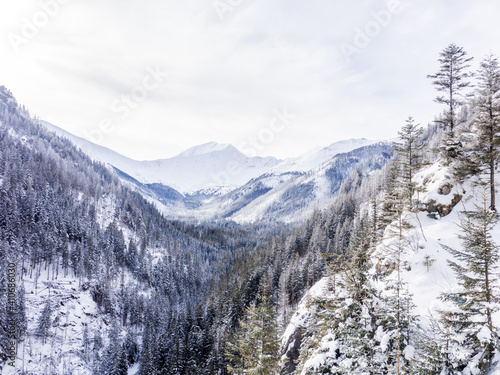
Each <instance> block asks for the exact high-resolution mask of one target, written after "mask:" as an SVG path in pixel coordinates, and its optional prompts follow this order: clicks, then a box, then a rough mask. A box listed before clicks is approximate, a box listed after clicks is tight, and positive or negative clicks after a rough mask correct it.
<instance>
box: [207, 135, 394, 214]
mask: <svg viewBox="0 0 500 375" xmlns="http://www.w3.org/2000/svg"><path fill="white" fill-rule="evenodd" d="M347 144H349V146H347ZM364 144H366V145H367V146H364V147H359V145H364ZM339 150H350V151H349V152H342V153H340V152H338V151H339ZM391 156H392V149H391V146H390V144H388V143H385V142H377V143H373V142H372V141H368V140H364V139H361V140H349V141H345V142H338V143H334V144H333V145H331V146H329V147H326V148H324V149H320V150H318V151H315V152H310V153H307V154H305V155H304V156H303V157H299V158H294V159H293V160H292V159H290V160H286V161H284V162H282V163H281V164H279V165H278V166H276V167H275V168H272V169H271V170H269V171H268V172H266V173H264V174H263V175H261V176H259V177H258V178H255V179H253V180H251V181H249V182H248V183H247V184H245V185H244V186H242V187H240V188H238V189H235V190H234V191H232V192H230V193H228V194H226V195H224V196H221V197H217V198H216V199H214V200H213V201H211V202H209V203H207V204H205V205H204V206H203V207H202V209H203V210H205V211H210V209H212V210H213V211H215V212H216V216H218V217H224V218H230V219H231V220H234V221H236V222H238V223H252V222H257V221H259V222H262V221H264V222H266V221H269V222H285V223H292V222H301V221H304V220H305V219H307V217H308V216H310V215H311V213H312V212H313V211H314V210H315V209H323V208H325V207H327V206H328V205H330V204H331V202H332V199H333V198H334V197H335V195H336V193H337V192H338V190H339V188H340V186H341V184H342V182H343V181H345V180H346V179H347V178H348V177H349V176H350V175H351V174H352V173H353V172H354V171H355V170H358V171H359V173H360V177H362V176H366V175H368V174H369V173H370V172H371V171H373V170H376V169H380V168H382V166H383V165H384V164H385V163H386V162H387V161H388V160H389V158H390V157H391Z"/></svg>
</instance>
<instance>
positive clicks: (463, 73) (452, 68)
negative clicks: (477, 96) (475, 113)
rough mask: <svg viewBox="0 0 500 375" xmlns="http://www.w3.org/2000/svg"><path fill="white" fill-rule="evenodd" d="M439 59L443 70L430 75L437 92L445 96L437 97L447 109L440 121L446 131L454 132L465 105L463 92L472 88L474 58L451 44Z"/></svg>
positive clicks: (438, 101) (437, 100)
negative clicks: (459, 113)
mask: <svg viewBox="0 0 500 375" xmlns="http://www.w3.org/2000/svg"><path fill="white" fill-rule="evenodd" d="M439 55H440V58H439V59H438V61H439V63H440V64H441V68H440V69H439V71H438V72H437V73H436V74H432V75H428V76H427V77H428V78H431V79H432V80H433V81H432V84H433V85H434V86H435V87H436V90H437V91H439V92H443V96H438V97H436V99H435V101H436V102H437V103H440V104H444V105H446V107H447V110H446V112H445V116H444V118H443V119H441V120H438V121H437V122H438V123H441V124H442V125H443V126H444V127H445V129H446V128H449V130H450V131H451V132H453V130H454V128H455V127H456V126H457V125H458V124H457V119H456V115H457V113H456V112H457V109H458V108H459V107H460V106H461V105H462V104H463V103H464V99H463V94H462V93H463V91H464V89H466V88H468V87H470V86H471V83H470V82H469V78H470V77H471V76H472V74H471V73H470V72H468V68H469V67H470V64H469V63H470V62H471V61H472V59H473V58H472V57H467V52H465V51H464V50H463V48H462V47H458V46H457V45H455V44H453V43H452V44H450V45H449V46H448V47H446V48H445V49H443V50H442V51H441V53H440V54H439Z"/></svg>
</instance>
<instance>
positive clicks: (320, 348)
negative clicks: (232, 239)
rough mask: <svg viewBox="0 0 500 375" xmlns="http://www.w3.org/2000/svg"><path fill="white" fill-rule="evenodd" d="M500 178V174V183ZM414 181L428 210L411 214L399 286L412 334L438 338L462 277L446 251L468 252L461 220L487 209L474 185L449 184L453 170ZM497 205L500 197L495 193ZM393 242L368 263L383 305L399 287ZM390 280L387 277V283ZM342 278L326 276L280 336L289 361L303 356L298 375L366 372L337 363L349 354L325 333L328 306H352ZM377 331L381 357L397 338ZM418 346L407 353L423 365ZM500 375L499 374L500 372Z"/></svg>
mask: <svg viewBox="0 0 500 375" xmlns="http://www.w3.org/2000/svg"><path fill="white" fill-rule="evenodd" d="M499 177H500V174H498V175H497V178H499ZM416 181H417V183H418V184H419V186H421V187H423V188H425V192H424V193H421V195H420V197H419V199H420V200H421V201H422V202H427V204H426V205H425V210H424V211H422V212H419V213H418V214H415V213H406V214H405V217H404V219H405V221H407V222H408V223H409V224H411V226H412V227H411V228H410V229H407V230H405V232H404V236H405V239H406V240H405V245H404V250H403V252H402V254H401V259H400V261H401V265H402V267H401V271H402V272H401V281H402V282H403V283H404V285H406V287H405V289H406V288H407V292H408V293H409V295H410V296H411V300H412V302H413V303H414V308H413V309H412V314H413V315H414V316H415V318H416V321H415V324H416V326H415V327H418V328H414V329H415V330H418V331H422V332H426V334H427V335H429V336H431V337H432V335H433V333H432V328H433V326H434V328H435V324H436V323H435V320H436V319H437V318H439V317H440V316H441V315H442V312H443V311H453V306H452V305H450V304H449V303H448V302H443V300H442V299H441V298H440V297H441V296H442V295H443V293H452V292H457V291H459V290H460V287H459V283H458V280H457V276H456V273H455V272H454V271H453V270H452V268H451V267H450V264H449V261H455V262H456V261H457V260H456V258H454V256H453V255H452V254H451V253H450V252H449V251H446V250H445V249H444V248H443V245H444V246H448V247H450V248H453V249H456V250H459V249H461V248H462V246H463V245H462V241H461V240H460V239H459V237H458V234H459V233H460V228H459V226H458V224H459V223H460V219H461V212H464V211H471V210H474V209H475V207H476V205H477V206H479V207H483V206H484V201H483V199H482V196H483V189H482V188H480V187H478V186H473V185H472V184H471V183H470V182H467V183H465V184H464V185H461V184H458V183H456V182H454V181H453V180H452V179H451V172H450V169H449V168H448V167H444V166H442V165H441V164H440V163H439V162H436V163H434V164H433V165H431V166H429V167H427V168H425V169H423V170H422V171H420V172H419V173H418V174H417V175H416ZM498 198H500V194H498V193H497V199H498ZM440 213H441V214H440ZM492 237H493V240H494V241H495V242H496V243H500V224H497V225H496V227H495V228H494V231H493V233H492ZM395 241H396V240H395V239H394V237H393V236H392V235H391V234H390V232H389V230H388V229H387V230H386V232H385V235H384V237H383V239H382V241H381V243H380V244H379V245H378V246H377V247H376V248H375V249H374V251H373V252H372V253H371V256H370V258H371V268H370V270H369V275H371V276H370V277H371V278H372V279H373V285H374V286H375V288H376V292H375V295H379V296H380V298H381V299H382V300H383V298H384V297H387V298H389V297H390V295H391V293H392V292H391V290H392V289H391V288H390V287H389V286H388V285H391V283H397V282H398V281H397V277H398V274H397V272H396V270H394V248H395V244H394V243H395ZM392 270H394V271H392ZM385 272H389V274H388V275H387V276H384V277H382V276H381V275H383V274H384V273H385ZM343 277H344V276H343V273H339V274H337V275H336V276H328V277H325V278H323V279H321V280H320V281H319V282H318V283H317V284H316V285H315V286H314V287H312V288H311V289H310V291H309V292H308V293H307V295H306V296H305V297H304V298H303V299H302V301H301V303H300V304H299V306H298V307H297V309H296V311H295V313H294V315H293V316H292V318H291V320H290V323H289V325H288V326H287V328H286V330H285V332H284V334H283V336H282V352H283V353H285V354H287V355H288V356H293V358H296V359H298V352H299V348H300V350H301V351H300V353H301V354H300V355H301V357H300V361H299V362H300V363H299V365H298V367H297V368H298V369H299V370H300V371H299V372H297V374H301V375H306V374H317V373H329V372H323V371H326V369H328V368H330V366H332V365H334V364H335V366H339V363H340V366H341V367H342V368H345V369H346V370H347V369H349V368H350V366H351V365H352V366H354V364H355V363H356V368H359V367H358V366H360V362H356V361H351V360H349V361H348V360H347V359H345V360H344V362H339V361H340V359H341V358H342V350H343V349H342V346H341V344H340V341H338V337H337V334H336V333H335V332H334V331H332V330H331V329H329V328H328V326H326V328H325V325H324V320H325V319H326V318H325V317H327V316H328V314H327V313H326V310H324V309H322V307H321V306H326V305H328V304H331V305H339V306H340V305H341V303H344V302H341V301H344V300H345V301H346V302H345V303H346V304H347V305H346V306H349V304H350V303H352V300H349V298H350V297H349V294H348V293H347V292H346V290H345V289H344V288H343V284H342V280H343ZM349 301H350V302H349ZM378 308H379V309H381V310H383V309H385V308H386V307H382V305H380V306H379V307H378ZM358 324H359V326H360V327H361V326H362V325H363V324H362V322H359V323H358ZM493 325H494V327H500V313H498V312H497V313H496V314H495V315H494V321H493ZM378 329H379V330H380V332H379V334H375V338H374V342H373V345H374V349H373V350H374V351H379V352H380V353H382V354H383V353H384V352H385V351H386V350H387V345H388V342H389V340H390V338H391V335H394V332H392V333H391V332H390V331H387V330H386V331H384V330H383V329H382V326H378ZM414 335H415V333H414ZM485 335H486V336H487V335H488V334H486V333H485ZM486 336H485V337H486ZM297 339H298V340H299V342H297ZM414 346H416V345H415V344H412V345H408V346H406V347H405V348H401V350H402V351H403V352H404V356H405V358H407V359H408V360H415V361H416V360H417V356H418V355H419V354H418V350H417V351H416V349H415V347H414ZM457 350H458V349H457ZM294 353H295V354H294ZM339 353H340V354H339ZM457 353H459V352H457ZM464 353H465V352H464ZM457 355H460V354H457ZM284 359H286V357H284ZM361 364H362V362H361ZM365 365H366V366H368V364H365ZM468 368H469V369H470V372H464V374H465V373H467V374H479V370H478V367H477V365H476V364H475V362H474V361H472V362H470V364H469V367H468ZM347 371H349V370H347ZM352 371H353V372H352V373H356V374H357V373H358V372H354V367H353V370H352ZM476 371H477V372H476ZM496 371H498V373H500V367H499V368H498V369H497V370H496ZM493 373H495V374H496V373H497V372H495V371H493Z"/></svg>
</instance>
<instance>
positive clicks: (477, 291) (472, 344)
mask: <svg viewBox="0 0 500 375" xmlns="http://www.w3.org/2000/svg"><path fill="white" fill-rule="evenodd" d="M498 221H499V217H498V215H497V213H496V212H495V211H492V210H490V209H489V207H488V197H487V193H486V192H484V195H483V205H482V206H479V205H475V210H473V211H465V212H463V213H462V217H461V221H460V229H461V234H460V235H459V238H460V239H461V240H462V248H461V249H459V250H457V249H453V248H451V247H449V246H445V245H443V247H444V248H445V249H446V250H447V251H448V252H450V253H451V254H452V255H453V256H454V258H455V259H456V260H454V261H449V264H450V266H451V268H452V269H453V270H454V272H455V274H456V277H457V279H458V282H459V286H460V290H458V291H454V292H449V293H445V294H443V295H442V299H443V300H445V301H449V302H451V304H452V305H453V306H454V307H453V308H452V309H450V310H449V311H443V312H442V316H443V320H444V324H445V325H446V326H449V328H450V329H451V330H452V331H453V332H454V333H455V334H456V336H454V337H453V336H452V342H451V345H450V349H449V351H448V353H447V356H448V359H449V361H448V362H449V363H453V366H454V369H456V370H458V371H463V370H465V369H469V370H471V369H473V368H474V366H475V367H476V368H479V369H480V370H481V371H482V372H483V373H486V372H487V371H488V369H490V368H491V366H492V361H493V357H494V355H495V353H497V352H498V348H499V337H498V330H497V328H496V327H495V326H494V325H493V320H492V317H493V315H494V314H495V313H496V312H497V311H499V310H500V306H499V304H498V302H499V299H498V296H499V290H498V285H499V284H498V283H499V281H500V280H499V279H500V278H499V275H498V272H496V271H497V269H498V261H499V260H500V254H499V251H500V246H498V245H497V244H496V243H495V242H494V240H493V238H492V231H493V228H494V227H495V225H496V224H497V223H498Z"/></svg>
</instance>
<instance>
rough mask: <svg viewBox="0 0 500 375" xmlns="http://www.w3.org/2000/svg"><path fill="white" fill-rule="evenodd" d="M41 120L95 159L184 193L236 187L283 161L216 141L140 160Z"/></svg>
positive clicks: (133, 175) (151, 182) (128, 173)
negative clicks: (156, 157) (249, 153)
mask: <svg viewBox="0 0 500 375" xmlns="http://www.w3.org/2000/svg"><path fill="white" fill-rule="evenodd" d="M41 123H42V124H43V125H44V126H45V127H46V128H47V129H49V130H51V131H54V132H55V133H56V134H58V135H60V136H62V137H65V138H68V139H69V140H70V141H72V142H73V143H74V144H75V145H76V146H77V147H80V148H81V149H82V151H84V152H85V153H87V154H88V155H89V156H90V157H91V158H93V159H94V160H98V161H101V162H103V163H105V164H109V165H112V166H113V167H115V168H117V169H119V170H120V171H121V172H124V173H126V174H127V175H129V176H131V177H133V178H134V179H136V180H137V181H139V182H141V183H143V184H162V185H165V186H168V187H171V188H173V189H175V190H177V191H179V192H180V193H182V194H194V193H196V192H198V191H200V190H204V191H207V190H210V191H212V192H217V191H218V190H220V189H223V190H228V189H232V188H236V187H239V186H241V185H243V184H245V183H246V182H248V181H249V180H251V179H252V178H255V177H257V176H259V175H261V174H262V173H264V172H265V171H267V170H268V169H270V168H272V167H273V166H275V165H277V164H278V163H279V162H280V160H278V159H275V158H273V157H248V156H246V155H244V154H243V153H242V152H240V151H239V150H237V149H236V148H235V147H234V146H232V145H229V144H219V143H216V142H210V143H206V144H202V145H199V146H194V147H191V148H189V149H188V150H186V151H184V152H182V153H180V154H179V155H177V156H174V157H171V158H168V159H160V160H151V161H137V160H133V159H130V158H128V157H126V156H123V155H120V154H119V153H117V152H115V151H112V150H110V149H108V148H106V147H103V146H100V145H96V144H94V143H92V142H89V141H87V140H85V139H83V138H80V137H77V136H75V135H73V134H71V133H69V132H67V131H65V130H62V129H60V128H59V127H57V126H55V125H52V124H50V123H47V122H45V121H42V122H41Z"/></svg>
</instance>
